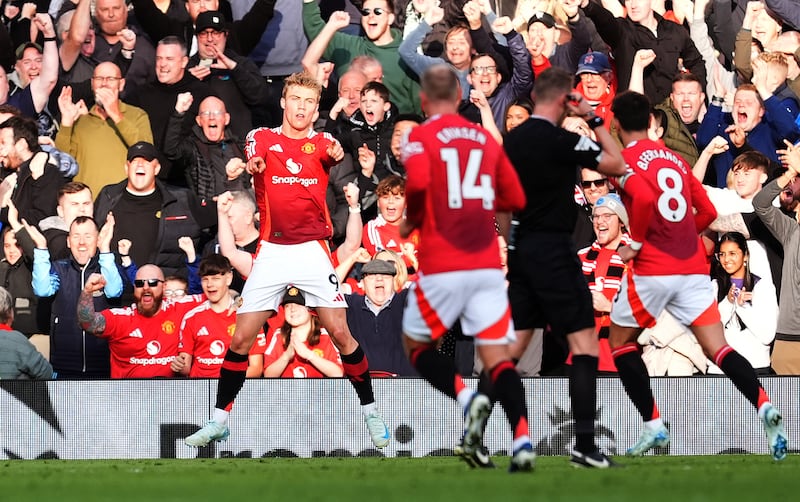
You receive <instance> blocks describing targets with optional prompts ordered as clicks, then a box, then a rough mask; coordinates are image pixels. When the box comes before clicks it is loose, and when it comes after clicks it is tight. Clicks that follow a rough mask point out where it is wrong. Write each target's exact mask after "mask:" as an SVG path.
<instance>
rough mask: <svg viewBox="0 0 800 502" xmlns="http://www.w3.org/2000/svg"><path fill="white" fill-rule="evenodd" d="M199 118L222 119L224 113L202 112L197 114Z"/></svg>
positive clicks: (220, 111)
mask: <svg viewBox="0 0 800 502" xmlns="http://www.w3.org/2000/svg"><path fill="white" fill-rule="evenodd" d="M198 115H200V116H201V117H222V116H223V115H225V112H223V111H222V110H204V111H202V112H200V113H198Z"/></svg>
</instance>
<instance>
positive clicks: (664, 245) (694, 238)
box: [620, 140, 717, 275]
mask: <svg viewBox="0 0 800 502" xmlns="http://www.w3.org/2000/svg"><path fill="white" fill-rule="evenodd" d="M622 156H623V158H624V159H625V162H626V163H627V165H628V175H626V176H625V177H624V180H625V181H624V186H623V187H622V193H621V194H620V195H621V198H622V202H623V203H624V204H625V207H626V209H627V210H628V215H629V219H630V227H631V228H630V229H629V230H630V234H631V238H632V239H633V240H634V241H638V242H641V243H642V249H641V250H640V251H639V253H638V254H637V255H636V257H635V258H634V260H633V261H634V265H633V271H634V273H635V274H636V275H680V274H707V273H708V262H707V261H706V253H705V248H704V247H703V245H702V241H701V240H700V236H699V233H700V232H702V231H703V230H704V229H705V228H706V227H707V226H708V225H709V224H710V223H711V222H712V221H714V219H715V218H716V217H717V212H716V210H715V209H714V206H713V204H712V203H711V201H710V200H709V199H708V196H707V195H706V191H705V190H704V189H703V186H702V184H700V182H699V181H697V179H696V178H695V177H694V175H693V174H692V170H691V169H692V168H691V166H690V165H689V164H688V163H687V162H686V161H685V160H683V158H681V156H680V155H678V154H677V153H675V152H673V151H672V150H670V149H669V148H666V147H664V146H662V145H660V144H658V143H656V142H654V141H650V140H640V141H636V142H634V143H631V144H630V145H628V147H627V148H625V149H624V150H623V151H622Z"/></svg>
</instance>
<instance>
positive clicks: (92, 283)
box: [78, 274, 106, 336]
mask: <svg viewBox="0 0 800 502" xmlns="http://www.w3.org/2000/svg"><path fill="white" fill-rule="evenodd" d="M105 284H106V280H105V279H104V278H103V276H102V275H100V274H92V275H90V276H89V278H88V279H87V280H86V285H85V286H84V287H83V290H82V291H81V296H80V298H79V299H78V322H79V323H80V325H81V328H83V329H84V330H85V331H87V332H89V333H91V334H93V335H98V336H99V335H101V334H102V333H103V331H105V329H106V318H105V317H103V315H102V314H98V313H97V312H95V311H94V298H93V297H92V293H94V292H95V291H100V290H101V289H103V286H105Z"/></svg>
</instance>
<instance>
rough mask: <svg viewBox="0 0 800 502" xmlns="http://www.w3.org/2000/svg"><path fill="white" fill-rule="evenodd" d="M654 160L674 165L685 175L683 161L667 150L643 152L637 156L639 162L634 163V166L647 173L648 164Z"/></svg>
mask: <svg viewBox="0 0 800 502" xmlns="http://www.w3.org/2000/svg"><path fill="white" fill-rule="evenodd" d="M656 159H664V160H668V161H670V162H672V163H673V164H675V166H676V167H678V168H679V169H680V170H681V171H682V172H683V173H686V167H685V166H684V165H683V161H682V160H681V159H680V158H679V157H678V156H677V155H675V154H674V153H672V152H670V151H669V150H662V149H658V150H645V151H643V152H642V153H640V154H639V160H637V161H636V166H637V167H638V168H639V169H641V170H642V171H647V169H648V168H649V167H650V162H652V161H654V160H656Z"/></svg>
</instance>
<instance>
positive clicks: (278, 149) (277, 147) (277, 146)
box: [269, 143, 283, 153]
mask: <svg viewBox="0 0 800 502" xmlns="http://www.w3.org/2000/svg"><path fill="white" fill-rule="evenodd" d="M269 151H270V152H279V153H283V147H281V145H280V144H278V143H275V144H274V145H272V146H271V147H269Z"/></svg>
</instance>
